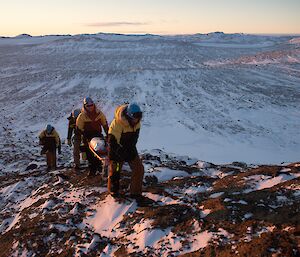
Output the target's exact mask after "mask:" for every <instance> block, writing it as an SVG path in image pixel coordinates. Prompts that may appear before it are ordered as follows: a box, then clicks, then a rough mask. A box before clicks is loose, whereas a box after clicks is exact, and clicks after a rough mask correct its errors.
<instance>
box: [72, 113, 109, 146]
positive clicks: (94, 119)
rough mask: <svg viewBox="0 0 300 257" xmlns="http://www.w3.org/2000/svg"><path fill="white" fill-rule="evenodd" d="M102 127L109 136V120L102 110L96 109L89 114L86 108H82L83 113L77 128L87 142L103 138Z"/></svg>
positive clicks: (79, 117) (78, 119)
mask: <svg viewBox="0 0 300 257" xmlns="http://www.w3.org/2000/svg"><path fill="white" fill-rule="evenodd" d="M95 108H96V107H95ZM102 127H103V129H104V131H105V133H106V134H107V133H108V125H107V120H106V117H105V115H104V114H103V113H102V112H101V111H100V110H98V109H95V112H93V113H88V112H87V111H86V110H85V109H84V108H82V111H81V113H80V114H79V116H78V118H77V120H76V128H77V129H78V130H79V131H80V132H81V133H82V135H83V136H84V137H85V138H86V139H87V140H91V139H92V138H93V137H97V136H101V135H102Z"/></svg>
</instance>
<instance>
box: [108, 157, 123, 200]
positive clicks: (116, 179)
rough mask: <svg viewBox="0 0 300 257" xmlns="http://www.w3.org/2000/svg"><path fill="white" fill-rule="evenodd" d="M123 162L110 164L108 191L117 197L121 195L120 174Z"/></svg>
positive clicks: (111, 162)
mask: <svg viewBox="0 0 300 257" xmlns="http://www.w3.org/2000/svg"><path fill="white" fill-rule="evenodd" d="M122 165H123V163H122V162H115V161H110V162H109V174H108V180H107V191H108V192H109V193H110V194H112V195H116V194H118V193H119V189H120V173H121V170H122Z"/></svg>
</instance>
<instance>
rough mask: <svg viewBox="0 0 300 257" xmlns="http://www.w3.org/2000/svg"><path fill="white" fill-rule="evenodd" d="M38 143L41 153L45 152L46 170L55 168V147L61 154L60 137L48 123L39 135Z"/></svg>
mask: <svg viewBox="0 0 300 257" xmlns="http://www.w3.org/2000/svg"><path fill="white" fill-rule="evenodd" d="M39 141H40V145H42V146H43V148H42V151H41V154H46V159H47V170H51V169H56V149H58V153H59V154H61V142H60V137H59V135H58V133H57V131H56V130H55V128H54V127H53V126H52V125H50V124H48V125H47V126H46V129H44V130H43V131H42V132H41V133H40V135H39Z"/></svg>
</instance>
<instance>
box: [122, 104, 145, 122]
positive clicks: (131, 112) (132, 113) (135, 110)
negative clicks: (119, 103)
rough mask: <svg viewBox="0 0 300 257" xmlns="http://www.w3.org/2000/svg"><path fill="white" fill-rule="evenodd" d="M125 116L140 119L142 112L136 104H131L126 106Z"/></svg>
mask: <svg viewBox="0 0 300 257" xmlns="http://www.w3.org/2000/svg"><path fill="white" fill-rule="evenodd" d="M126 114H127V115H128V116H129V117H130V118H132V119H133V118H139V119H141V118H142V110H141V108H140V107H139V106H138V105H137V104H136V103H131V104H129V105H128V106H127V112H126Z"/></svg>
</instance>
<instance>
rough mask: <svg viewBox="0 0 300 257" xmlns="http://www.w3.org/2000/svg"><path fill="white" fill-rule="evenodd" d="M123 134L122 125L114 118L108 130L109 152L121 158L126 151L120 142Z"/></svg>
mask: <svg viewBox="0 0 300 257" xmlns="http://www.w3.org/2000/svg"><path fill="white" fill-rule="evenodd" d="M121 135H122V127H121V126H120V124H117V123H116V120H115V119H114V120H113V121H112V123H111V124H110V127H109V130H108V145H109V152H111V153H112V154H115V155H117V156H118V157H119V158H121V156H122V155H123V152H124V148H123V146H122V145H121V144H120V139H121Z"/></svg>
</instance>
